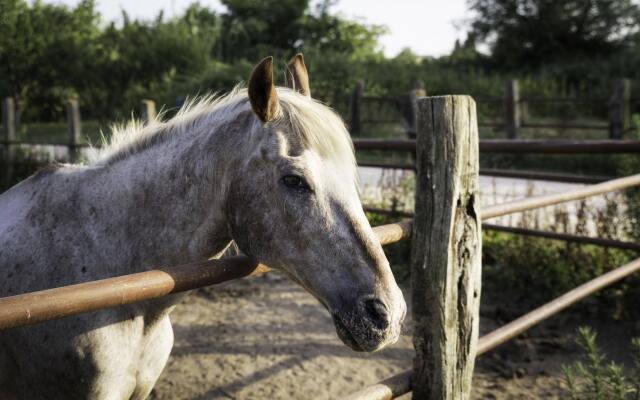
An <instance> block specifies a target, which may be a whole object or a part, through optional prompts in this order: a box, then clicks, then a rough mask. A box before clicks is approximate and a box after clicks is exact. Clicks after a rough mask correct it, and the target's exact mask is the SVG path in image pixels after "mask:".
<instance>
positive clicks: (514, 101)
mask: <svg viewBox="0 0 640 400" xmlns="http://www.w3.org/2000/svg"><path fill="white" fill-rule="evenodd" d="M503 93H504V109H505V121H504V123H505V130H506V132H507V138H509V139H515V138H517V137H518V130H519V129H520V125H521V120H520V86H519V84H518V81H517V80H515V79H512V80H508V81H505V82H504V87H503Z"/></svg>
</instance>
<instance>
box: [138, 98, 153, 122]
mask: <svg viewBox="0 0 640 400" xmlns="http://www.w3.org/2000/svg"><path fill="white" fill-rule="evenodd" d="M156 115H157V113H156V103H155V102H154V101H153V100H147V99H145V100H142V102H140V118H141V119H142V121H143V122H144V123H145V124H149V122H150V121H153V120H154V119H156Z"/></svg>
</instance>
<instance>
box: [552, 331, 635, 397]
mask: <svg viewBox="0 0 640 400" xmlns="http://www.w3.org/2000/svg"><path fill="white" fill-rule="evenodd" d="M576 342H577V343H578V345H579V346H580V347H581V348H582V351H583V353H584V362H578V363H576V364H574V365H571V366H563V368H562V370H563V373H564V376H565V382H566V384H567V394H568V395H569V398H570V399H571V400H631V399H638V398H640V338H635V339H633V340H632V341H631V347H632V349H633V355H634V368H633V369H632V370H631V371H629V370H625V368H624V367H623V366H621V365H619V364H616V363H615V362H607V359H606V356H605V355H604V354H602V352H601V351H600V349H599V348H598V345H597V344H596V333H595V332H593V331H592V330H591V329H590V328H585V327H583V328H580V329H579V330H578V339H577V340H576Z"/></svg>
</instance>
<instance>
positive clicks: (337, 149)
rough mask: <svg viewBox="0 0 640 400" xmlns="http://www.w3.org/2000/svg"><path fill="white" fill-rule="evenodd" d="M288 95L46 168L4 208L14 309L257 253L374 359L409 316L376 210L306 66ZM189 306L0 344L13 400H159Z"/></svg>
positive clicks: (239, 99)
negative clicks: (37, 295) (231, 254)
mask: <svg viewBox="0 0 640 400" xmlns="http://www.w3.org/2000/svg"><path fill="white" fill-rule="evenodd" d="M287 86H289V88H278V89H276V87H275V86H274V85H273V76H272V59H271V58H267V59H265V60H263V61H262V62H261V63H260V64H258V65H257V66H256V67H255V69H254V71H253V73H252V75H251V78H250V80H249V84H248V90H235V91H234V92H233V93H231V94H229V95H227V96H225V97H222V98H207V99H205V100H200V101H198V102H194V103H192V104H190V105H188V106H185V107H184V108H183V109H182V110H181V111H180V113H179V114H178V115H177V116H176V117H175V118H173V119H171V120H170V121H168V122H160V121H154V122H152V123H150V124H149V125H148V126H144V127H143V126H139V125H134V124H131V125H129V126H128V127H127V128H126V129H120V130H117V129H116V130H115V131H114V132H113V138H112V140H111V143H110V144H109V145H108V146H105V148H103V149H102V150H101V151H100V152H99V154H98V156H97V158H96V160H93V161H92V162H90V163H89V164H88V165H86V166H80V165H66V166H55V167H50V168H47V169H45V170H42V171H40V172H38V173H36V174H35V175H33V176H32V177H30V178H29V179H27V180H25V181H24V182H22V183H20V184H18V185H17V186H15V187H13V188H12V189H10V190H9V191H7V192H6V193H4V194H3V195H2V196H0V296H11V295H15V294H19V293H24V292H30V291H35V290H42V289H46V288H51V287H57V286H63V285H69V284H73V283H79V282H86V281H92V280H96V279H102V278H107V277H113V276H117V275H124V274H130V273H134V272H141V271H145V270H149V269H152V268H153V267H156V266H158V265H172V264H182V263H188V262H193V261H198V260H202V259H205V258H208V257H212V256H215V255H219V254H220V253H222V252H223V251H224V250H225V248H226V247H227V246H228V245H229V243H230V242H231V241H232V240H235V242H236V243H237V244H238V246H239V248H240V249H241V250H242V252H244V253H246V254H247V255H250V256H252V257H254V258H256V259H257V260H259V261H260V262H262V263H264V264H267V265H269V266H272V267H275V268H278V269H280V270H282V271H284V272H285V273H286V274H287V275H288V276H289V277H291V279H293V280H294V281H296V282H297V283H299V284H300V285H302V286H303V287H304V288H305V289H306V290H308V291H309V292H310V293H311V294H313V295H314V296H315V297H316V298H317V299H318V300H319V301H320V302H321V303H322V304H323V305H324V306H325V307H326V308H327V309H328V311H329V312H330V313H331V315H332V316H333V320H334V322H335V326H336V331H337V333H338V336H339V337H340V338H341V339H342V341H343V342H344V343H346V344H347V345H348V346H349V347H351V348H352V349H354V350H357V351H374V350H377V349H379V348H381V347H383V346H385V345H386V344H388V343H392V342H395V341H396V340H397V338H398V336H399V331H400V325H401V322H402V320H403V318H404V315H405V309H406V307H405V302H404V300H403V298H402V293H401V292H400V290H399V289H398V286H397V285H396V283H395V281H394V278H393V275H392V273H391V270H390V269H389V264H388V262H387V259H386V258H385V255H384V253H383V251H382V248H381V246H380V244H379V242H378V241H377V239H376V236H375V235H374V233H373V231H372V229H371V227H370V225H369V223H368V222H367V219H366V218H365V214H364V212H363V210H362V205H361V203H360V200H359V197H358V192H357V187H356V184H357V180H356V165H355V159H354V156H353V148H352V145H351V141H350V139H349V135H348V133H347V131H346V129H345V127H344V124H343V123H342V121H341V120H340V118H339V117H338V116H337V115H336V114H335V113H333V112H332V111H331V110H330V109H329V108H328V107H326V106H325V105H323V104H321V103H319V102H317V101H314V100H312V99H311V97H310V91H309V85H308V77H307V71H306V67H305V66H304V61H303V59H302V56H301V55H297V56H296V57H294V58H293V59H292V61H291V62H290V63H289V65H288V68H287ZM180 299H181V296H179V295H173V296H167V297H164V298H160V299H157V300H152V301H145V302H141V303H137V304H132V305H127V306H121V307H117V308H112V309H108V310H104V311H99V312H94V313H90V314H84V315H79V316H74V317H68V318H64V319H61V320H57V321H50V322H46V323H41V324H38V325H34V326H31V327H24V328H17V329H10V330H6V331H1V332H0V399H4V398H19V399H80V398H83V399H84V398H91V399H144V398H146V397H147V396H148V394H149V393H150V391H151V389H152V388H153V386H154V384H155V382H156V380H157V378H158V376H159V375H160V373H161V371H162V369H163V367H164V365H165V363H166V361H167V359H168V357H169V353H170V351H171V347H172V345H173V331H172V328H171V322H170V321H169V313H170V311H171V310H172V309H173V307H174V306H175V305H176V303H178V302H179V300H180Z"/></svg>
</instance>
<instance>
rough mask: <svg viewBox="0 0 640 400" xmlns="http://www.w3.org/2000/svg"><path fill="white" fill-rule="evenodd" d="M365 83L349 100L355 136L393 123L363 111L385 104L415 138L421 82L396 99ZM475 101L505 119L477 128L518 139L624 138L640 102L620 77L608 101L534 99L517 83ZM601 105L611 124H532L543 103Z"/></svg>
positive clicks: (625, 80)
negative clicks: (369, 90)
mask: <svg viewBox="0 0 640 400" xmlns="http://www.w3.org/2000/svg"><path fill="white" fill-rule="evenodd" d="M364 90H365V83H364V81H362V80H360V81H358V82H357V84H356V85H355V87H354V89H353V93H352V94H351V97H350V99H349V117H348V118H347V120H348V121H349V127H350V131H351V132H352V134H354V135H355V136H358V135H360V134H361V133H363V132H364V129H363V126H364V124H366V123H372V124H377V123H389V122H393V121H390V120H380V119H379V118H378V117H376V118H369V119H367V118H365V112H364V111H363V109H364V105H365V104H374V103H376V104H381V103H383V104H386V105H387V106H391V107H392V108H395V109H397V110H398V111H399V112H400V114H401V116H402V124H403V126H404V128H405V131H406V133H407V135H408V137H409V138H415V109H416V108H415V99H416V98H418V97H424V96H426V91H425V89H424V88H423V85H422V84H421V83H417V84H416V85H415V86H414V87H413V88H412V89H411V90H409V91H408V92H407V93H404V94H400V95H396V96H365V94H364ZM476 100H477V101H478V102H479V103H481V104H486V105H489V104H494V105H499V106H500V107H501V108H502V114H503V117H502V118H501V120H498V121H489V120H485V121H479V123H478V126H480V127H488V128H495V129H500V130H503V131H504V132H505V137H506V138H508V139H516V138H518V136H519V134H520V131H521V130H522V129H526V128H529V129H544V128H551V129H574V130H601V131H608V135H609V138H610V139H622V138H623V137H624V135H625V133H626V132H628V131H629V130H630V129H632V127H631V110H632V105H633V104H635V103H638V102H640V99H635V98H632V97H631V80H629V79H624V78H619V79H614V80H613V81H612V82H611V89H610V93H609V97H608V98H587V99H585V98H578V97H563V98H557V97H556V98H550V97H534V96H523V95H522V94H521V92H520V84H519V81H518V80H507V81H505V82H504V83H503V90H502V96H500V97H481V98H477V97H476ZM587 102H588V103H598V104H601V105H602V108H603V109H606V114H607V117H608V123H600V124H595V123H576V122H553V123H536V122H532V121H530V117H529V111H528V110H529V107H530V105H541V104H584V103H587Z"/></svg>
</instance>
